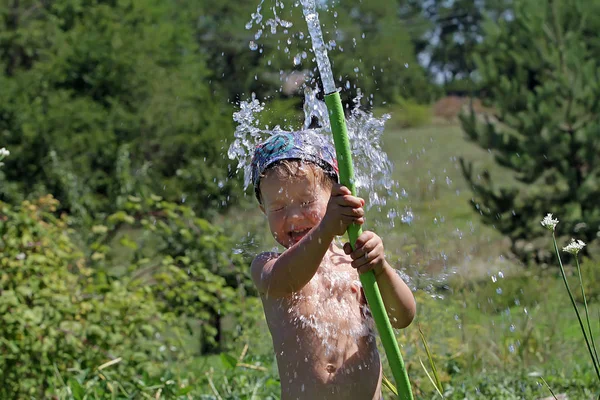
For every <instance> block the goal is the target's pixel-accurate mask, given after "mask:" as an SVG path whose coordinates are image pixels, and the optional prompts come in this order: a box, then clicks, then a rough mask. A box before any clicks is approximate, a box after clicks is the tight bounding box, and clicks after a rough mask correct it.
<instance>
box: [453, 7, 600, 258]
mask: <svg viewBox="0 0 600 400" xmlns="http://www.w3.org/2000/svg"><path fill="white" fill-rule="evenodd" d="M597 11H600V1H597V0H595V1H584V0H578V1H566V0H564V1H563V0H546V1H543V2H541V3H540V2H536V3H534V2H530V1H525V0H521V1H518V2H516V3H515V13H514V19H512V20H510V21H500V22H499V23H492V24H489V25H488V26H486V29H485V33H486V36H485V41H484V42H483V44H482V46H481V47H480V48H479V49H478V51H477V54H476V62H477V71H478V74H479V75H480V77H481V82H480V85H481V87H482V89H483V90H484V91H485V92H486V93H487V94H488V97H487V98H486V101H487V103H488V104H489V105H490V106H491V107H493V108H494V109H495V117H496V118H495V119H496V120H491V119H487V120H486V121H485V122H481V121H480V120H479V119H478V118H477V116H476V115H475V114H474V112H473V111H471V113H470V114H467V115H463V116H462V117H461V121H462V126H463V129H464V131H465V133H466V135H467V137H468V138H469V139H470V140H472V141H473V142H475V143H477V144H478V145H479V146H481V147H482V148H484V149H489V150H491V151H492V152H493V153H494V155H495V161H496V163H498V164H499V165H501V166H502V167H505V168H507V170H506V171H507V173H510V174H511V175H512V177H514V179H515V182H514V183H508V184H506V185H504V186H497V185H494V184H493V180H492V177H491V176H490V174H489V173H488V172H487V171H483V172H478V173H476V172H475V170H474V168H473V165H472V164H471V163H469V162H467V161H466V160H461V165H462V168H463V173H464V176H465V178H466V179H467V181H468V182H469V184H470V185H471V186H472V189H473V194H474V198H473V201H472V203H473V206H474V207H475V209H476V211H477V212H478V213H479V214H480V215H481V218H482V221H483V222H484V223H486V224H488V225H492V226H494V227H496V228H497V229H498V230H499V231H500V232H502V233H503V234H505V235H506V236H508V237H509V238H510V239H511V241H512V250H513V251H514V253H515V254H517V255H518V256H519V257H520V258H521V259H523V260H526V261H531V260H537V261H545V260H546V259H547V258H548V257H549V256H550V253H549V252H545V251H544V250H542V249H550V244H549V243H547V242H546V241H545V240H544V239H542V237H544V236H546V235H544V234H543V232H542V229H543V228H542V227H541V225H540V223H539V221H540V220H541V218H542V217H543V216H544V215H545V213H547V212H553V213H554V214H555V215H556V216H558V217H559V219H560V221H561V231H562V232H565V233H566V234H568V235H576V236H577V237H578V238H580V239H583V240H584V241H587V242H592V241H594V240H596V239H597V237H598V227H599V226H600V204H599V203H598V191H599V190H600V186H599V182H600V181H599V178H600V162H599V159H598V154H600V126H599V119H598V117H599V115H600V100H599V98H598V95H597V94H598V93H599V90H600V76H599V74H598V71H599V69H598V67H599V65H598V59H599V56H600V42H599V41H598V40H596V35H597V30H598V28H599V25H598V23H597V21H596V20H595V19H593V18H590V17H589V16H591V15H596V14H595V13H596V12H597ZM479 176H481V178H479Z"/></svg>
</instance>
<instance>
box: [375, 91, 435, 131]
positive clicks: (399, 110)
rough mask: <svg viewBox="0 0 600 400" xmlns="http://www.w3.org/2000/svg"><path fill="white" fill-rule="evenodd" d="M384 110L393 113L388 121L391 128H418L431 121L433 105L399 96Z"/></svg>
mask: <svg viewBox="0 0 600 400" xmlns="http://www.w3.org/2000/svg"><path fill="white" fill-rule="evenodd" d="M382 110H385V112H387V113H390V115H391V119H390V121H389V122H387V123H386V128H389V129H395V130H397V129H404V128H418V127H421V126H425V125H427V124H429V123H430V122H431V107H430V106H429V105H423V104H418V103H416V102H415V101H413V100H409V99H404V98H398V99H396V101H395V102H394V103H393V104H390V105H388V106H387V107H385V108H382Z"/></svg>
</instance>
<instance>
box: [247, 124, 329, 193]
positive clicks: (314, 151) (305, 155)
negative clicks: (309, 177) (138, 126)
mask: <svg viewBox="0 0 600 400" xmlns="http://www.w3.org/2000/svg"><path fill="white" fill-rule="evenodd" d="M281 160H303V161H308V162H312V163H315V164H316V165H318V166H319V167H321V168H323V170H324V171H325V172H326V173H328V174H330V175H333V176H334V177H335V179H336V180H337V179H338V175H339V169H338V163H337V160H336V158H335V149H334V148H333V146H332V145H331V144H330V143H328V142H327V141H326V139H325V138H323V137H321V136H320V135H318V134H316V133H313V132H310V131H300V132H283V133H277V134H275V135H273V136H271V137H270V138H268V139H267V140H266V141H264V142H262V143H260V144H258V145H257V146H256V149H255V150H254V156H253V157H252V163H251V165H252V184H253V185H254V192H255V194H256V198H257V199H258V201H259V202H260V194H259V190H258V188H259V184H260V177H261V175H262V174H263V172H264V171H265V170H266V169H267V168H268V167H269V166H271V165H273V164H274V163H275V162H277V161H281Z"/></svg>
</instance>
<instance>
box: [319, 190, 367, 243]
mask: <svg viewBox="0 0 600 400" xmlns="http://www.w3.org/2000/svg"><path fill="white" fill-rule="evenodd" d="M364 205H365V201H364V200H363V199H361V198H360V197H356V196H353V195H352V192H351V191H350V189H348V188H347V187H346V186H342V185H340V184H338V183H335V184H334V185H333V187H332V188H331V197H330V198H329V203H328V204H327V211H326V212H325V216H324V217H323V220H322V221H321V223H322V224H324V225H325V227H326V228H327V230H328V231H329V232H332V233H333V234H334V235H336V236H339V235H343V234H344V233H346V230H347V229H348V226H350V224H352V223H356V224H359V225H362V224H363V223H364V222H365V220H364V216H365V211H364V210H363V206H364Z"/></svg>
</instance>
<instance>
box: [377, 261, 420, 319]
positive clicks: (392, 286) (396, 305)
mask: <svg viewBox="0 0 600 400" xmlns="http://www.w3.org/2000/svg"><path fill="white" fill-rule="evenodd" d="M375 278H376V279H377V286H379V291H380V292H381V298H382V299H383V304H384V305H385V309H386V311H387V314H388V317H389V318H390V323H391V324H392V326H393V327H394V328H396V329H403V328H406V327H407V326H408V325H410V323H411V322H412V320H413V319H414V318H415V314H416V312H417V305H416V303H415V297H414V296H413V294H412V291H411V290H410V288H409V287H408V286H407V285H406V283H405V282H404V281H403V280H402V278H400V276H399V275H398V274H397V273H396V270H395V269H394V268H392V267H391V266H390V265H389V264H388V262H387V261H384V266H383V268H382V269H381V270H379V271H378V272H376V273H375Z"/></svg>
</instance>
